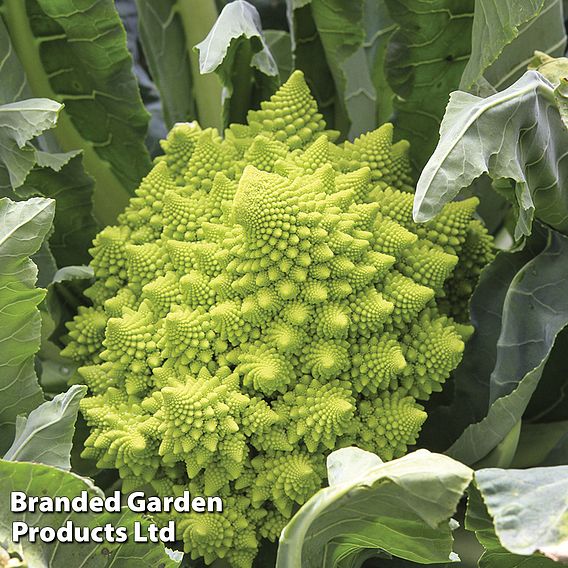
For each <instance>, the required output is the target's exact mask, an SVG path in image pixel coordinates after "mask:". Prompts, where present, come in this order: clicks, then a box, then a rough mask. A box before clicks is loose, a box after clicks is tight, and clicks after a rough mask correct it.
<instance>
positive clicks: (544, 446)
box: [511, 420, 568, 468]
mask: <svg viewBox="0 0 568 568" xmlns="http://www.w3.org/2000/svg"><path fill="white" fill-rule="evenodd" d="M566 442H568V420H565V421H563V422H550V423H542V424H538V423H537V424H530V423H525V424H523V426H522V429H521V437H520V440H519V446H518V448H517V453H516V454H515V459H514V460H513V463H512V464H511V467H514V468H527V467H536V466H540V465H568V444H567V445H566V446H565V449H564V452H562V451H561V450H562V448H563V446H564V445H565V444H566Z"/></svg>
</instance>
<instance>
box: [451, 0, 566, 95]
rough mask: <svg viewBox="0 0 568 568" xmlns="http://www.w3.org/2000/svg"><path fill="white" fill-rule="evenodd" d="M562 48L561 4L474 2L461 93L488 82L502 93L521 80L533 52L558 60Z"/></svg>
mask: <svg viewBox="0 0 568 568" xmlns="http://www.w3.org/2000/svg"><path fill="white" fill-rule="evenodd" d="M565 46H566V35H565V32H564V22H563V18H562V1H561V0H498V1H496V0H477V1H476V2H475V13H474V19H473V31H472V49H471V58H470V59H469V61H468V63H467V66H466V68H465V70H464V72H463V76H462V78H461V82H460V89H462V90H465V91H469V90H472V89H473V90H476V89H478V88H479V85H480V83H481V84H483V83H484V82H487V83H489V84H490V85H491V86H492V87H493V88H495V89H496V90H501V89H503V88H505V87H508V86H509V85H511V83H513V82H514V81H515V80H516V79H518V78H519V77H520V75H521V74H522V73H523V71H524V70H525V69H526V67H527V64H528V63H529V61H530V60H531V58H532V56H533V53H534V51H535V50H540V51H544V52H546V53H548V54H549V55H556V56H558V55H563V54H564V49H565Z"/></svg>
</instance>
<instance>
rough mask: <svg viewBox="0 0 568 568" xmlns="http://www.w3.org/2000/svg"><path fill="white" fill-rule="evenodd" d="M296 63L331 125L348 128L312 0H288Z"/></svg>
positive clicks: (330, 126) (332, 126)
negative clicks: (315, 19) (317, 24)
mask: <svg viewBox="0 0 568 568" xmlns="http://www.w3.org/2000/svg"><path fill="white" fill-rule="evenodd" d="M286 6H287V10H288V20H289V24H290V39H291V43H292V53H293V56H294V67H295V68H296V69H301V70H302V71H303V73H304V75H305V77H306V82H307V83H308V86H309V87H310V91H311V92H312V94H313V96H314V97H315V99H316V101H317V103H318V109H319V111H320V112H321V113H322V114H323V116H324V119H325V121H326V123H327V126H328V128H336V129H337V130H342V131H343V132H344V133H346V132H347V130H348V128H349V124H348V121H347V118H346V116H345V111H344V110H342V107H341V102H340V100H339V97H338V94H337V92H336V87H335V83H334V81H333V76H332V74H331V71H330V66H329V64H328V62H327V59H326V53H325V50H324V46H323V44H322V40H321V38H320V36H319V33H318V29H317V27H316V23H315V21H314V17H313V15H312V7H311V5H310V0H286Z"/></svg>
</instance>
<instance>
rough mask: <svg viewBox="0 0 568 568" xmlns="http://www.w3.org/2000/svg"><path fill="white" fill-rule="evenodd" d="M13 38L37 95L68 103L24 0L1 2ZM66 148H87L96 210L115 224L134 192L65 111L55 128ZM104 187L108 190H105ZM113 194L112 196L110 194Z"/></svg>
mask: <svg viewBox="0 0 568 568" xmlns="http://www.w3.org/2000/svg"><path fill="white" fill-rule="evenodd" d="M0 14H2V15H3V17H4V20H5V22H6V27H7V28H8V30H9V34H10V40H11V42H12V45H13V47H14V50H15V52H16V54H17V56H18V58H19V60H20V62H21V64H22V66H23V68H24V71H25V73H26V77H27V80H28V83H29V85H30V87H31V89H32V91H33V93H34V95H36V96H43V97H47V98H50V99H53V100H55V101H57V102H59V103H62V104H64V103H65V101H64V99H63V97H61V96H60V95H59V94H57V93H56V92H55V91H54V90H53V89H52V87H51V85H50V83H49V80H48V78H47V75H46V73H45V69H44V67H43V64H42V62H41V57H40V54H39V44H40V42H39V41H38V39H37V38H36V37H35V36H34V34H33V32H32V29H31V27H30V24H29V19H28V14H27V11H26V7H25V2H24V1H23V0H4V3H3V5H1V6H0ZM53 133H54V135H55V137H56V139H57V142H58V143H59V145H60V146H61V148H62V149H63V151H70V150H77V149H78V148H81V149H82V150H83V162H84V165H85V169H86V170H87V171H88V172H89V173H90V174H91V175H92V176H93V177H94V178H95V181H96V188H95V192H94V199H93V210H94V214H95V216H96V218H97V219H98V220H99V221H100V222H101V223H103V224H111V223H113V222H114V221H115V220H116V217H117V216H118V214H119V213H121V212H122V210H123V209H124V208H125V206H126V205H127V203H128V200H129V198H130V197H131V195H130V192H129V191H128V190H127V189H126V188H125V187H124V186H123V185H122V183H121V182H120V181H119V179H118V178H117V177H116V175H115V174H114V173H113V172H112V169H111V167H110V164H109V163H108V162H107V161H105V160H103V159H101V158H100V156H99V155H98V154H97V152H96V150H95V148H94V146H93V143H92V141H90V140H87V139H85V138H83V136H82V135H81V134H80V133H79V131H78V130H77V129H76V128H75V125H74V124H73V122H72V120H71V118H70V117H69V115H68V114H67V113H66V112H65V111H64V112H62V113H61V114H60V115H59V120H58V123H57V127H56V128H55V129H54V130H53ZM102 188H104V191H102ZM110 196H112V199H109V197H110Z"/></svg>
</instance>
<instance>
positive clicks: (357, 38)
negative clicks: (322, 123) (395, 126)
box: [288, 0, 390, 139]
mask: <svg viewBox="0 0 568 568" xmlns="http://www.w3.org/2000/svg"><path fill="white" fill-rule="evenodd" d="M288 10H289V15H290V16H289V18H290V21H291V22H292V26H291V29H292V33H293V35H294V41H293V48H294V50H295V55H296V67H297V68H299V69H302V70H303V71H304V72H305V74H306V77H307V79H308V82H309V84H310V86H311V85H313V84H317V83H318V81H319V80H321V79H323V81H324V85H323V88H325V87H326V86H328V85H329V79H328V78H327V77H325V75H327V74H328V73H329V74H330V75H331V78H332V80H333V91H335V92H334V93H333V94H332V91H331V90H330V91H329V92H330V95H331V96H332V97H333V102H332V101H330V100H329V99H328V100H325V98H324V99H323V101H322V102H323V103H324V108H325V104H326V103H327V105H329V104H333V105H334V115H335V116H334V117H333V120H334V121H333V123H330V124H329V125H330V126H333V127H334V128H336V129H337V130H340V131H341V132H342V134H343V135H344V136H349V138H351V139H352V138H355V137H356V136H358V135H360V134H362V133H363V132H366V131H368V130H372V129H373V128H374V127H375V126H376V122H375V120H376V93H375V86H374V85H373V80H372V77H371V71H370V65H369V63H368V58H367V51H366V48H365V41H366V39H367V29H366V23H367V22H366V21H365V16H369V17H372V16H373V17H374V16H377V14H376V12H375V11H372V10H368V11H366V10H365V1H364V0H355V1H353V2H349V3H346V2H343V1H342V0H307V1H297V0H295V1H294V0H289V1H288ZM388 23H389V24H390V22H388ZM376 24H377V27H378V28H380V27H381V23H380V22H379V21H378V18H377V19H376ZM310 29H311V30H313V31H312V32H311V33H312V34H313V33H315V34H316V35H317V38H316V37H310ZM306 40H307V41H308V42H310V47H308V44H306ZM370 41H374V38H373V39H370ZM302 44H303V45H302ZM312 46H313V47H315V48H316V50H317V51H316V52H315V53H314V51H312ZM308 50H310V51H308ZM320 50H321V51H322V52H323V57H324V58H325V61H326V63H327V65H326V66H324V67H327V69H324V68H322V69H321V70H320V69H318V68H317V66H322V65H323V61H322V60H321V59H319V58H318V53H319V52H320ZM309 57H313V58H314V59H313V61H309V60H308V59H309ZM316 98H318V96H317V92H316Z"/></svg>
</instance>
